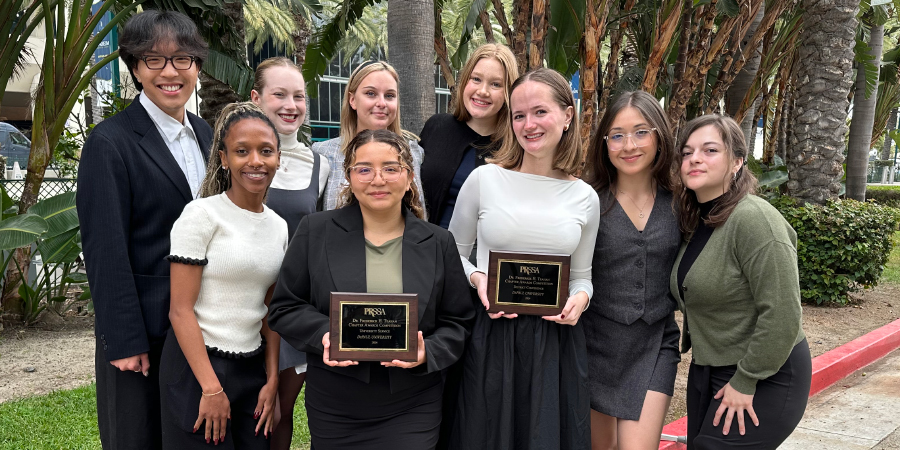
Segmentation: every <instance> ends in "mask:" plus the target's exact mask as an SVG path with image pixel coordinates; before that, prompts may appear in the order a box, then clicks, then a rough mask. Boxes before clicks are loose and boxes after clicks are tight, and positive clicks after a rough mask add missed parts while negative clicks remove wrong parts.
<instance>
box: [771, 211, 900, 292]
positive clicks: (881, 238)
mask: <svg viewBox="0 0 900 450" xmlns="http://www.w3.org/2000/svg"><path fill="white" fill-rule="evenodd" d="M771 202H772V204H773V205H774V206H775V207H776V208H778V210H779V211H781V214H782V215H783V216H784V218H785V219H787V221H788V222H789V223H790V224H791V226H792V227H794V230H796V231H797V260H798V264H799V268H800V293H801V296H802V298H803V301H804V302H809V303H813V302H814V303H816V304H831V303H837V304H846V303H847V302H848V301H849V298H848V296H847V294H848V293H850V292H855V291H858V290H860V289H864V288H871V287H874V286H875V285H877V284H878V278H879V277H880V276H881V273H882V271H884V265H885V263H886V262H887V260H888V257H889V255H890V253H891V248H892V247H893V242H892V240H891V237H892V235H893V233H894V230H896V229H897V225H898V224H900V210H898V209H895V208H891V207H885V206H880V205H878V204H876V203H872V202H866V203H863V202H858V201H856V200H832V201H829V202H828V204H826V205H825V206H820V205H812V204H810V205H806V206H798V205H797V204H796V203H795V202H794V200H792V199H790V198H788V197H778V198H776V199H773V200H771Z"/></svg>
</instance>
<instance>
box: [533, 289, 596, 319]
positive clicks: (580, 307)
mask: <svg viewBox="0 0 900 450" xmlns="http://www.w3.org/2000/svg"><path fill="white" fill-rule="evenodd" d="M588 301H590V299H589V298H588V296H587V293H586V292H584V291H578V293H577V294H575V295H573V296H571V297H569V299H568V300H566V307H565V308H563V310H562V312H561V313H559V315H556V316H544V320H549V321H551V322H556V323H558V324H560V325H575V324H576V323H578V319H579V318H581V313H583V312H584V308H585V307H587V305H588Z"/></svg>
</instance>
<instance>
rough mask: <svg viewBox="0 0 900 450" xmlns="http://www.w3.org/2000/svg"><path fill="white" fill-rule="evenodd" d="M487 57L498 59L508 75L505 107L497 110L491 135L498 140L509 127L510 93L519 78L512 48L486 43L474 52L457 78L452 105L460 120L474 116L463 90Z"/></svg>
mask: <svg viewBox="0 0 900 450" xmlns="http://www.w3.org/2000/svg"><path fill="white" fill-rule="evenodd" d="M485 58H494V59H496V60H497V61H498V62H499V63H500V65H501V66H503V71H504V73H505V75H506V77H505V81H506V83H505V85H504V86H503V88H504V90H503V99H504V100H505V102H504V103H503V107H502V108H500V111H498V112H497V128H496V129H495V130H494V133H493V134H492V135H491V141H497V140H499V139H500V138H502V137H503V134H504V132H505V130H506V128H508V127H509V94H510V92H512V85H513V83H515V81H516V78H519V66H518V64H516V57H515V55H513V52H512V50H510V49H509V47H507V46H505V45H503V44H484V45H482V46H480V47H478V48H476V49H475V51H474V52H472V56H470V57H469V59H468V60H467V61H466V65H464V66H463V68H462V70H460V71H459V78H458V79H457V80H456V98H455V100H454V102H453V104H452V105H450V107H451V110H452V112H453V117H455V118H456V120H458V121H460V122H466V121H468V120H469V119H471V118H472V115H471V114H469V110H467V109H466V104H465V99H464V98H463V90H465V88H466V84H468V83H469V79H471V78H472V71H473V70H475V66H476V65H477V64H478V62H479V61H481V60H482V59H485Z"/></svg>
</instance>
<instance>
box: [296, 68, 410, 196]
mask: <svg viewBox="0 0 900 450" xmlns="http://www.w3.org/2000/svg"><path fill="white" fill-rule="evenodd" d="M399 85H400V76H399V75H397V71H396V70H394V67H393V66H391V65H390V64H388V63H386V62H384V61H366V62H364V63H362V64H360V66H359V67H357V68H356V70H354V71H353V73H352V74H350V79H348V80H347V87H346V89H344V97H343V99H342V100H341V130H340V136H338V137H336V138H334V139H329V140H327V141H324V142H316V143H315V144H313V145H312V151H314V152H316V153H318V154H320V155H322V156H324V157H325V158H327V159H328V164H329V165H330V166H331V173H330V175H329V176H328V185H327V187H326V190H325V207H324V209H326V210H329V209H335V208H337V207H338V203H339V201H340V196H341V193H342V192H343V190H344V188H345V187H347V179H346V177H345V175H346V174H345V173H344V166H343V164H344V159H345V157H346V155H347V149H346V146H347V145H348V144H349V142H350V140H351V139H353V137H354V136H356V133H359V132H360V131H363V130H390V131H393V132H394V133H396V134H398V135H401V136H404V137H406V138H407V142H408V146H409V148H410V152H411V153H412V165H411V166H410V167H411V169H410V170H412V173H413V174H414V178H415V180H416V185H417V186H418V187H419V204H424V203H425V199H424V197H423V196H422V188H421V186H422V180H421V178H420V175H419V174H420V172H419V169H420V167H421V166H422V160H423V159H424V158H425V152H424V150H422V147H419V144H418V143H416V141H417V140H418V139H417V138H416V136H415V135H414V134H412V133H409V132H407V131H406V130H403V129H402V128H400V87H399Z"/></svg>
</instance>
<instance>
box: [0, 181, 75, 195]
mask: <svg viewBox="0 0 900 450" xmlns="http://www.w3.org/2000/svg"><path fill="white" fill-rule="evenodd" d="M0 185H2V186H3V188H4V189H6V194H7V195H9V196H10V197H11V198H12V199H13V200H18V199H20V198H21V197H22V190H24V189H25V180H0ZM75 186H76V179H75V178H44V182H43V183H41V193H40V195H39V196H38V200H43V199H45V198H50V197H53V196H54V195H59V194H64V193H66V192H70V191H74V190H75Z"/></svg>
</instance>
